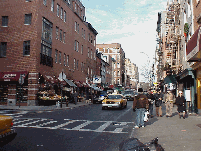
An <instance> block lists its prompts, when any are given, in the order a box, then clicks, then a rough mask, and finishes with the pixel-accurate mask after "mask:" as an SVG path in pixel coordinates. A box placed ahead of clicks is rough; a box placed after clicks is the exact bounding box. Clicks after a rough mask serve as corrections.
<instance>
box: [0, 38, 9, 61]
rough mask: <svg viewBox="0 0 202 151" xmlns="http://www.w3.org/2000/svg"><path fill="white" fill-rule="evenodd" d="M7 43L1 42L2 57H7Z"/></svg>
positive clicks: (0, 55)
mask: <svg viewBox="0 0 202 151" xmlns="http://www.w3.org/2000/svg"><path fill="white" fill-rule="evenodd" d="M6 50H7V42H1V45H0V57H1V58H2V57H6Z"/></svg>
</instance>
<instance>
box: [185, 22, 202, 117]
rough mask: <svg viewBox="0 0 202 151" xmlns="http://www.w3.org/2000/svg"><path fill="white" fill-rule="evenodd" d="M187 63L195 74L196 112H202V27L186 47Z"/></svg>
mask: <svg viewBox="0 0 202 151" xmlns="http://www.w3.org/2000/svg"><path fill="white" fill-rule="evenodd" d="M186 55H187V62H190V66H191V68H192V70H193V71H194V74H195V79H194V80H195V81H194V83H195V85H194V86H195V88H194V89H195V94H192V95H193V96H194V97H195V98H194V99H195V107H196V112H197V113H200V112H201V26H200V27H199V28H198V29H197V30H196V31H195V32H194V34H193V35H192V37H191V39H190V40H189V41H188V42H187V47H186Z"/></svg>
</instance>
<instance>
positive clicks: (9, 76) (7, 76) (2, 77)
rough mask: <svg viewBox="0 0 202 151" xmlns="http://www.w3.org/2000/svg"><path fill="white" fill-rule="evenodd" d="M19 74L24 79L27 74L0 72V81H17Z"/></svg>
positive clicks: (23, 72)
mask: <svg viewBox="0 0 202 151" xmlns="http://www.w3.org/2000/svg"><path fill="white" fill-rule="evenodd" d="M20 74H22V75H23V76H22V77H23V78H24V79H25V77H26V75H27V74H28V72H27V71H19V72H1V74H0V81H18V80H19V78H20Z"/></svg>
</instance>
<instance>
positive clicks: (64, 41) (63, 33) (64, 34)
mask: <svg viewBox="0 0 202 151" xmlns="http://www.w3.org/2000/svg"><path fill="white" fill-rule="evenodd" d="M65 35H66V32H64V33H63V43H65Z"/></svg>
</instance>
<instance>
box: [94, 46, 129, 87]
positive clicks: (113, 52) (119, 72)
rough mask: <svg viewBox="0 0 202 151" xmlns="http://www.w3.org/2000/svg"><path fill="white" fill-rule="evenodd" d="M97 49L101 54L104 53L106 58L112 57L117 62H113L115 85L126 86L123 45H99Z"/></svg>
mask: <svg viewBox="0 0 202 151" xmlns="http://www.w3.org/2000/svg"><path fill="white" fill-rule="evenodd" d="M96 49H97V50H98V51H99V52H103V55H104V56H108V55H110V56H111V57H112V58H113V59H114V60H115V61H113V62H112V63H113V64H112V65H113V69H114V71H113V72H114V73H112V74H114V76H113V79H114V81H113V85H114V86H118V85H122V86H125V80H126V79H125V52H124V51H123V49H122V47H121V44H119V43H112V44H97V45H96Z"/></svg>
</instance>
